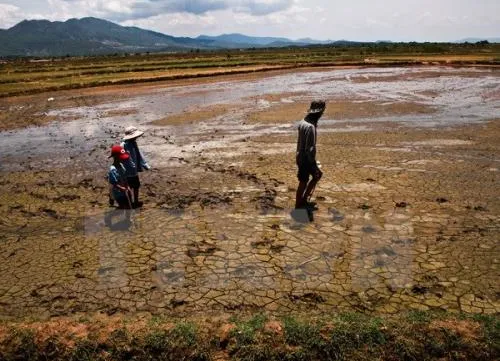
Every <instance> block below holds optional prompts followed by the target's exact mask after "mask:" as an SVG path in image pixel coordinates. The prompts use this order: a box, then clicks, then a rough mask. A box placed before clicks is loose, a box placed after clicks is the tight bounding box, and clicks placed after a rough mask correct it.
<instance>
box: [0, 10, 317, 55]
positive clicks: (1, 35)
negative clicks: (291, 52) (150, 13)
mask: <svg viewBox="0 0 500 361" xmlns="http://www.w3.org/2000/svg"><path fill="white" fill-rule="evenodd" d="M321 43H325V42H322V41H315V40H312V39H302V40H297V41H294V40H290V39H287V38H273V37H251V36H245V35H241V34H224V35H220V36H206V35H202V36H198V37H197V38H189V37H174V36H170V35H165V34H162V33H159V32H155V31H150V30H144V29H141V28H138V27H133V26H132V27H131V26H120V25H118V24H115V23H112V22H110V21H107V20H102V19H97V18H92V17H87V18H82V19H69V20H67V21H64V22H61V21H54V22H51V21H48V20H24V21H21V22H20V23H18V24H17V25H15V26H13V27H11V28H10V29H7V30H2V29H0V56H3V57H6V56H38V57H43V56H65V55H103V54H113V53H134V52H148V51H149V52H159V51H165V52H166V51H189V50H192V49H202V50H209V49H223V48H226V49H234V48H252V47H277V46H291V45H295V46H304V45H310V44H321Z"/></svg>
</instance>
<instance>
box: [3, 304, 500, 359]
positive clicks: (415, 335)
mask: <svg viewBox="0 0 500 361" xmlns="http://www.w3.org/2000/svg"><path fill="white" fill-rule="evenodd" d="M203 322H204V323H203V324H202V323H201V322H194V323H193V322H185V321H177V322H176V321H175V320H170V322H169V321H168V320H167V319H166V318H161V317H160V318H154V319H150V320H149V322H144V320H143V319H142V320H135V321H134V320H133V321H123V320H121V321H117V318H116V317H113V318H104V319H103V318H102V317H99V318H98V320H92V319H91V318H87V319H84V320H82V319H79V320H68V319H56V320H50V321H46V322H45V323H44V322H38V323H4V324H0V359H1V360H6V361H11V360H140V361H142V360H216V359H217V360H244V361H251V360H252V361H256V360H263V361H264V360H294V361H299V360H304V361H306V360H354V361H355V360H359V361H368V360H391V361H397V360H400V361H417V360H418V361H420V360H464V361H465V360H468V361H474V360H498V359H499V357H500V319H499V317H498V315H497V316H487V315H475V316H469V315H455V316H454V315H450V314H447V313H429V312H414V313H408V314H404V315H398V316H391V317H389V316H387V317H375V316H369V315H364V314H356V313H349V314H340V315H334V316H328V315H323V316H314V317H313V316H305V315H301V316H291V315H288V316H286V317H283V318H274V317H270V316H267V315H265V314H256V315H254V316H251V317H249V318H236V317H233V318H231V319H230V320H229V322H228V323H224V324H222V325H221V324H220V322H217V321H213V323H211V322H210V321H209V322H208V323H207V322H206V321H203ZM221 330H222V331H221Z"/></svg>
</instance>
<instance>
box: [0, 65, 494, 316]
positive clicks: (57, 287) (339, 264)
mask: <svg viewBox="0 0 500 361" xmlns="http://www.w3.org/2000/svg"><path fill="white" fill-rule="evenodd" d="M499 75H500V71H498V70H497V69H487V68H481V69H475V68H467V69H460V68H433V67H425V68H383V69H370V68H365V69H316V70H315V71H310V72H297V73H294V72H288V73H287V72H281V73H279V74H275V75H262V76H260V77H253V78H250V79H246V80H241V79H240V80H238V81H234V82H232V81H231V80H230V79H225V80H224V81H219V82H218V81H214V82H202V83H200V84H196V83H195V82H189V83H186V84H185V85H183V84H182V83H179V84H177V85H176V86H170V87H163V86H162V85H157V86H156V87H152V86H150V87H149V88H148V90H147V91H145V90H142V91H141V92H139V93H138V94H134V93H133V91H130V92H129V93H127V95H126V96H124V95H123V94H121V93H120V92H119V90H117V94H116V96H115V97H114V96H113V94H107V95H106V101H105V102H103V103H99V104H94V103H92V102H91V101H90V100H89V103H88V104H89V105H83V106H78V107H70V106H68V103H67V102H65V100H64V99H61V100H60V104H62V105H61V106H58V107H54V108H53V109H48V110H44V111H46V113H47V116H50V117H53V118H54V119H55V122H52V123H49V124H47V125H43V126H39V127H27V128H20V129H12V130H9V131H3V132H2V133H0V139H1V142H0V152H1V154H2V158H1V159H2V161H1V168H0V214H1V217H0V259H1V262H0V315H1V316H2V317H23V316H55V315H67V314H72V313H77V312H92V311H103V312H107V313H109V314H113V313H116V312H132V313H133V312H139V311H147V312H151V313H175V314H182V313H187V312H193V311H201V312H205V311H209V310H214V311H219V310H222V311H234V310H252V309H266V310H269V311H274V312H288V311H290V310H293V311H295V310H312V309H315V310H318V311H328V312H330V311H351V310H357V311H362V312H370V313H397V312H400V311H405V310H409V309H417V310H428V309H442V310H447V311H449V312H459V311H462V312H467V313H486V314H493V313H498V312H499V311H500V286H499V285H500V282H499V280H500V271H499V263H500V253H499V234H500V191H499V189H500V177H499V169H500V142H499V139H500V138H499V137H500V119H499V118H498V109H500V97H499V94H500V92H499V90H500V82H499V79H500V78H499ZM360 79H362V81H360ZM95 91H96V92H99V90H95ZM58 94H60V96H61V97H75V96H77V94H78V92H64V93H56V94H55V95H54V97H56V98H57V96H58ZM281 95H282V96H281ZM82 96H83V95H82ZM84 96H89V97H91V96H92V94H87V95H84ZM316 97H321V98H325V99H327V101H328V107H329V112H327V113H326V114H325V117H324V119H322V120H321V121H320V127H319V130H318V132H319V140H318V158H319V160H321V162H322V164H323V170H324V177H323V179H322V181H321V183H320V184H319V186H318V187H317V189H316V190H315V199H316V201H317V203H318V206H319V209H318V210H317V211H315V212H314V213H313V214H309V213H307V212H306V211H294V210H293V209H292V206H293V202H294V197H295V189H296V186H297V180H296V169H295V164H294V150H295V141H296V130H295V124H294V122H293V121H290V120H291V119H295V120H296V121H297V120H299V119H300V118H301V117H302V116H303V112H304V111H305V108H304V106H305V105H306V104H307V103H308V102H309V101H310V100H311V99H313V98H316ZM40 101H43V99H40ZM9 102H10V104H9V106H8V107H4V108H3V109H2V111H7V112H9V111H10V110H9V109H13V110H12V111H15V109H18V108H19V107H28V106H29V104H26V103H25V102H26V99H25V98H19V99H17V100H15V99H14V100H12V99H11V100H9ZM16 102H17V103H16ZM83 104H87V103H85V102H84V103H83ZM358 105H359V106H358ZM9 107H10V108H9ZM35 108H37V107H35ZM38 108H40V107H38ZM38 108H37V109H38ZM302 108H304V109H302ZM299 109H302V113H299ZM36 111H38V110H36ZM274 111H275V112H274ZM37 114H38V113H36V112H35V113H34V114H31V116H35V117H36V116H37ZM193 114H194V115H193ZM273 114H278V115H279V116H277V117H274V118H273ZM168 117H173V118H172V119H174V120H173V121H168ZM165 119H167V120H165ZM183 119H184V120H186V122H184V121H182V120H183ZM162 120H163V121H162ZM21 124H22V122H21ZM128 124H135V125H137V126H139V127H141V128H144V129H145V130H146V135H145V136H144V137H143V138H141V139H140V145H141V146H142V148H143V150H144V152H145V154H146V156H147V157H148V158H149V159H150V161H151V163H152V165H153V167H154V168H153V170H152V171H151V172H147V173H143V174H142V176H141V181H142V183H143V187H142V195H143V200H144V203H145V205H144V207H143V208H142V209H141V210H137V211H136V210H134V211H121V210H116V209H114V208H111V207H109V206H108V204H107V201H108V200H107V191H108V186H107V183H106V179H105V175H106V170H107V167H108V159H107V154H108V149H109V147H110V145H112V144H113V143H114V142H117V141H118V140H119V136H120V132H121V131H123V128H124V127H125V126H126V125H128Z"/></svg>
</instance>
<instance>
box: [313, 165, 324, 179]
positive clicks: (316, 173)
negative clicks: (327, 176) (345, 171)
mask: <svg viewBox="0 0 500 361" xmlns="http://www.w3.org/2000/svg"><path fill="white" fill-rule="evenodd" d="M321 177H323V172H322V171H321V169H319V168H317V167H316V170H315V171H314V179H316V180H317V181H319V180H320V179H321Z"/></svg>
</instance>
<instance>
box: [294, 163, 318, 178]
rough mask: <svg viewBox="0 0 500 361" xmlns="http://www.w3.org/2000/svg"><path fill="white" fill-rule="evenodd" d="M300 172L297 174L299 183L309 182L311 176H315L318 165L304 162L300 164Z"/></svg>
mask: <svg viewBox="0 0 500 361" xmlns="http://www.w3.org/2000/svg"><path fill="white" fill-rule="evenodd" d="M298 167H299V171H298V173H297V178H299V182H308V181H309V176H314V174H315V173H316V171H317V166H316V164H313V163H310V162H302V163H299V164H298Z"/></svg>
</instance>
